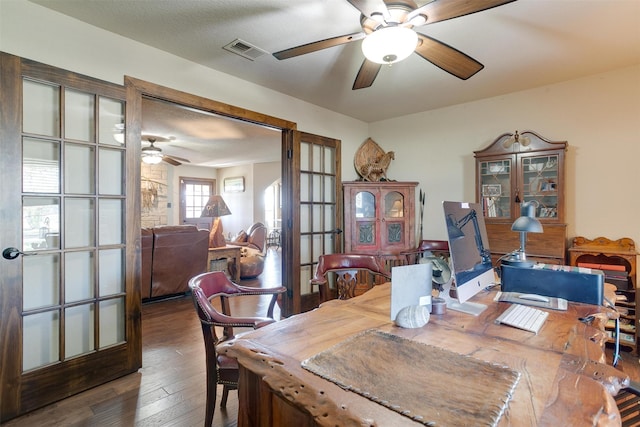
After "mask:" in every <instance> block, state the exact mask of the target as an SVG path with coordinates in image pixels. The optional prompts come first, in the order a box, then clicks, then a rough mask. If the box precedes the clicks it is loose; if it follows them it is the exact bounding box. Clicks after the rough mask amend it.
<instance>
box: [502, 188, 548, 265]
mask: <svg viewBox="0 0 640 427" xmlns="http://www.w3.org/2000/svg"><path fill="white" fill-rule="evenodd" d="M538 206H539V203H538V202H537V201H536V200H530V201H528V202H524V203H522V204H521V205H520V218H518V219H516V220H515V222H514V223H513V225H512V226H511V230H513V231H518V232H520V249H518V250H517V251H514V252H512V253H511V254H510V255H509V257H508V258H506V259H504V260H502V263H503V264H506V265H511V266H514V267H533V264H534V262H533V261H529V260H527V254H526V253H525V242H526V240H527V233H542V224H541V223H540V221H538V220H537V219H536V208H537V207H538Z"/></svg>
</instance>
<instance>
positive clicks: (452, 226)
mask: <svg viewBox="0 0 640 427" xmlns="http://www.w3.org/2000/svg"><path fill="white" fill-rule="evenodd" d="M443 207H444V216H445V221H446V225H447V236H448V240H449V252H450V256H451V270H452V272H453V276H454V279H455V294H456V297H455V298H454V297H452V296H451V295H450V294H449V289H445V290H444V291H443V292H442V294H444V295H441V296H443V298H444V299H445V300H446V302H447V308H449V309H451V310H456V311H462V312H464V313H469V314H473V315H474V316H477V315H479V314H480V313H482V312H483V311H484V309H485V308H487V306H486V305H484V304H479V303H474V302H469V301H467V300H468V299H469V298H471V297H472V296H474V295H476V294H477V293H478V292H480V291H482V290H483V289H485V288H487V287H489V286H491V285H493V284H494V283H495V280H496V279H495V274H494V271H493V265H492V263H491V254H490V252H489V241H488V239H487V230H486V228H485V225H484V217H483V215H482V207H481V206H480V204H479V203H467V202H443Z"/></svg>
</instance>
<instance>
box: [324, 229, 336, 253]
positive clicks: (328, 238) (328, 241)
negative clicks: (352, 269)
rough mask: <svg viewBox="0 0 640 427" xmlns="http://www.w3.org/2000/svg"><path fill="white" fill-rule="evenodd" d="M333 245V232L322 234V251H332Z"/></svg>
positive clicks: (334, 244)
mask: <svg viewBox="0 0 640 427" xmlns="http://www.w3.org/2000/svg"><path fill="white" fill-rule="evenodd" d="M335 246H336V243H335V235H334V234H333V233H331V234H325V235H324V253H325V254H332V253H334V252H335V251H334V248H335Z"/></svg>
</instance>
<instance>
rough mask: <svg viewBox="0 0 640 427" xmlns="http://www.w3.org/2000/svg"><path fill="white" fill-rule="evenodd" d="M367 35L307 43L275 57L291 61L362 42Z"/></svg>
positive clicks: (282, 51) (276, 54)
mask: <svg viewBox="0 0 640 427" xmlns="http://www.w3.org/2000/svg"><path fill="white" fill-rule="evenodd" d="M365 35H366V34H365V33H363V32H359V33H353V34H346V35H344V36H338V37H333V38H330V39H325V40H320V41H317V42H313V43H307V44H303V45H300V46H296V47H292V48H289V49H285V50H281V51H279V52H275V53H274V54H273V56H275V57H276V58H277V59H280V60H283V59H289V58H293V57H294V56H300V55H304V54H307V53H311V52H316V51H318V50H322V49H327V48H329V47H334V46H340V45H341V44H345V43H349V42H352V41H356V40H360V39H363V38H364V37H365Z"/></svg>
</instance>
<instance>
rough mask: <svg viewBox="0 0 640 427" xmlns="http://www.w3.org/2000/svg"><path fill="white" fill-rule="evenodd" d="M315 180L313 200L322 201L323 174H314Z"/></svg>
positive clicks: (313, 178)
mask: <svg viewBox="0 0 640 427" xmlns="http://www.w3.org/2000/svg"><path fill="white" fill-rule="evenodd" d="M311 179H312V180H313V188H312V191H313V200H314V201H315V202H322V201H323V200H322V175H312V178H311Z"/></svg>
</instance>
